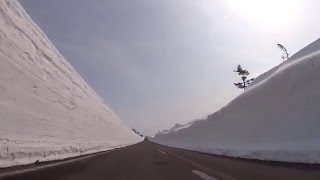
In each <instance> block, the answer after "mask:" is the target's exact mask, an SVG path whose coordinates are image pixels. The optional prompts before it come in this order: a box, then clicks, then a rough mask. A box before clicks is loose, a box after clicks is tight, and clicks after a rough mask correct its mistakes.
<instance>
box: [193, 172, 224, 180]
mask: <svg viewBox="0 0 320 180" xmlns="http://www.w3.org/2000/svg"><path fill="white" fill-rule="evenodd" d="M192 173H194V174H196V175H198V176H199V177H201V178H202V179H204V180H218V179H216V178H213V177H211V176H209V175H207V174H206V173H203V172H201V171H198V170H192Z"/></svg>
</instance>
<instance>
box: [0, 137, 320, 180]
mask: <svg viewBox="0 0 320 180" xmlns="http://www.w3.org/2000/svg"><path fill="white" fill-rule="evenodd" d="M0 179H5V180H55V179H62V180H69V179H70V180H82V179H83V180H89V179H90V180H100V179H101V180H102V179H103V180H106V179H108V180H127V179H130V180H171V179H172V180H224V179H226V180H235V179H244V180H251V179H252V180H255V179H259V180H264V179H265V180H270V179H271V180H272V179H283V180H285V179H288V180H309V179H310V180H319V179H320V166H319V165H301V164H289V163H276V162H261V161H254V160H243V159H234V158H227V157H221V156H213V155H209V154H203V153H197V152H192V151H187V150H182V149H176V148H170V147H165V146H161V145H157V144H154V143H150V142H148V141H144V142H141V143H139V144H136V145H132V146H129V147H125V148H121V149H118V150H114V151H111V152H103V153H98V154H95V155H89V156H84V157H81V158H75V159H71V160H66V161H58V162H52V163H39V164H34V165H30V166H25V167H22V168H21V167H20V168H9V169H4V170H1V171H0Z"/></svg>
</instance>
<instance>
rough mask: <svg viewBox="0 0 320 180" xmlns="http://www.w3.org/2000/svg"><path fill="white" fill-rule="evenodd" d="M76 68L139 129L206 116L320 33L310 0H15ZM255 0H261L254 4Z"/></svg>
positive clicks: (150, 129) (146, 130) (147, 131)
mask: <svg viewBox="0 0 320 180" xmlns="http://www.w3.org/2000/svg"><path fill="white" fill-rule="evenodd" d="M20 2H21V3H22V5H23V6H24V8H25V9H26V10H27V11H28V13H29V14H30V15H31V17H32V18H33V19H34V21H35V22H36V23H37V24H38V25H39V26H40V27H41V28H42V29H43V30H44V32H45V33H46V34H47V36H48V37H49V38H50V40H51V41H52V42H53V44H54V45H55V46H56V47H57V49H59V51H60V52H61V53H62V54H63V55H64V56H65V57H66V59H67V60H68V61H69V62H70V63H71V64H72V65H73V66H74V67H75V69H76V70H77V71H78V72H79V74H80V75H81V76H82V77H83V78H84V79H85V80H86V81H87V82H88V83H89V84H90V85H91V86H92V87H93V89H94V90H95V91H96V92H97V93H98V94H99V95H100V96H101V97H102V98H103V99H104V100H105V102H106V104H108V105H109V106H111V107H112V109H113V110H114V111H115V112H116V113H117V114H118V115H119V116H120V118H121V119H122V120H123V121H124V122H126V123H127V124H128V125H129V126H130V127H134V128H136V129H138V130H139V131H141V132H142V133H144V134H146V135H153V134H154V133H156V132H157V131H158V130H162V129H166V128H169V127H171V126H172V125H174V124H175V123H187V122H189V121H191V120H193V119H196V118H200V117H204V116H206V115H208V114H210V113H213V112H215V111H217V110H219V109H220V108H221V107H223V106H224V105H225V104H227V103H228V102H229V101H230V100H232V98H234V97H235V96H237V95H238V94H239V93H241V90H238V89H236V88H235V87H234V85H233V82H235V81H237V80H238V79H237V76H236V74H234V73H233V72H232V71H233V69H235V68H236V66H237V65H238V64H241V65H242V66H243V67H244V68H246V69H248V70H249V71H250V72H251V75H252V76H251V77H256V76H257V75H259V74H261V73H263V72H264V71H267V70H268V69H270V68H272V67H273V66H275V65H277V64H279V63H281V61H282V59H281V52H280V50H279V49H278V48H277V46H276V43H282V44H284V45H285V46H286V47H287V49H288V50H289V53H290V54H293V53H295V52H297V51H298V50H299V49H301V48H303V47H304V46H306V45H308V44H309V43H311V42H313V41H314V40H316V39H318V38H319V37H320V24H319V23H318V17H319V12H318V9H317V7H320V2H317V1H316V0H305V1H303V0H291V1H289V0H269V1H267V0H261V1H254V0H242V1H239V0H90V1H88V0H68V1H65V0H55V1H52V0H20ZM257 2H259V3H257Z"/></svg>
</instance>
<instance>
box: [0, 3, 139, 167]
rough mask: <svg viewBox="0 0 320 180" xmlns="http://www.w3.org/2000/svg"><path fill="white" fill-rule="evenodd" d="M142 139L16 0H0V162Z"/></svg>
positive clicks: (49, 156)
mask: <svg viewBox="0 0 320 180" xmlns="http://www.w3.org/2000/svg"><path fill="white" fill-rule="evenodd" d="M139 141H141V138H140V137H139V136H138V135H136V134H135V133H133V132H132V131H131V130H130V129H129V128H128V127H127V126H126V125H125V124H124V123H123V122H122V121H121V120H120V119H119V118H118V117H117V116H116V115H115V113H114V112H112V110H111V109H110V108H109V107H108V106H106V105H105V104H104V103H103V101H102V100H101V99H100V98H99V97H98V96H97V95H96V94H95V92H94V91H93V90H92V89H91V88H90V87H89V86H88V85H87V84H86V83H85V82H84V80H83V79H82V78H81V77H80V76H79V75H78V74H77V73H76V71H75V70H74V69H73V68H72V66H71V65H70V64H69V63H68V62H67V61H66V60H65V59H64V57H63V56H62V55H61V54H60V53H59V52H58V51H57V50H56V49H55V47H54V46H53V45H52V44H51V43H50V41H49V40H48V38H47V37H46V36H45V34H44V33H43V32H42V31H41V29H39V27H38V26H37V25H36V24H35V23H34V22H33V21H32V20H31V18H30V17H29V16H28V15H27V13H26V12H25V10H24V9H23V8H22V7H21V5H20V4H19V3H18V2H17V1H16V0H1V1H0V167H8V166H14V165H22V164H28V163H34V162H35V161H37V160H40V161H46V160H54V159H62V158H67V157H72V156H78V155H82V154H88V153H93V152H98V151H103V150H109V149H113V148H116V147H122V146H126V145H130V144H134V143H137V142H139Z"/></svg>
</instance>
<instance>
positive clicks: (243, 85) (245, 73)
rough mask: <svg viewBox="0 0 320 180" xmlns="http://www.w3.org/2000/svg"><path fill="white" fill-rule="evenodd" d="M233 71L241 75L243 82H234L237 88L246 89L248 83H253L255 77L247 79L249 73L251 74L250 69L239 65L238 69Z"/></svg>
mask: <svg viewBox="0 0 320 180" xmlns="http://www.w3.org/2000/svg"><path fill="white" fill-rule="evenodd" d="M233 72H236V73H238V75H239V76H241V80H242V82H237V83H233V84H234V85H235V86H236V87H237V88H239V89H243V90H245V89H246V87H248V85H250V84H251V83H252V81H253V80H254V78H252V79H247V77H248V75H249V74H250V73H249V71H247V70H245V69H243V68H242V67H241V65H238V67H237V69H236V70H234V71H233Z"/></svg>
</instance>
